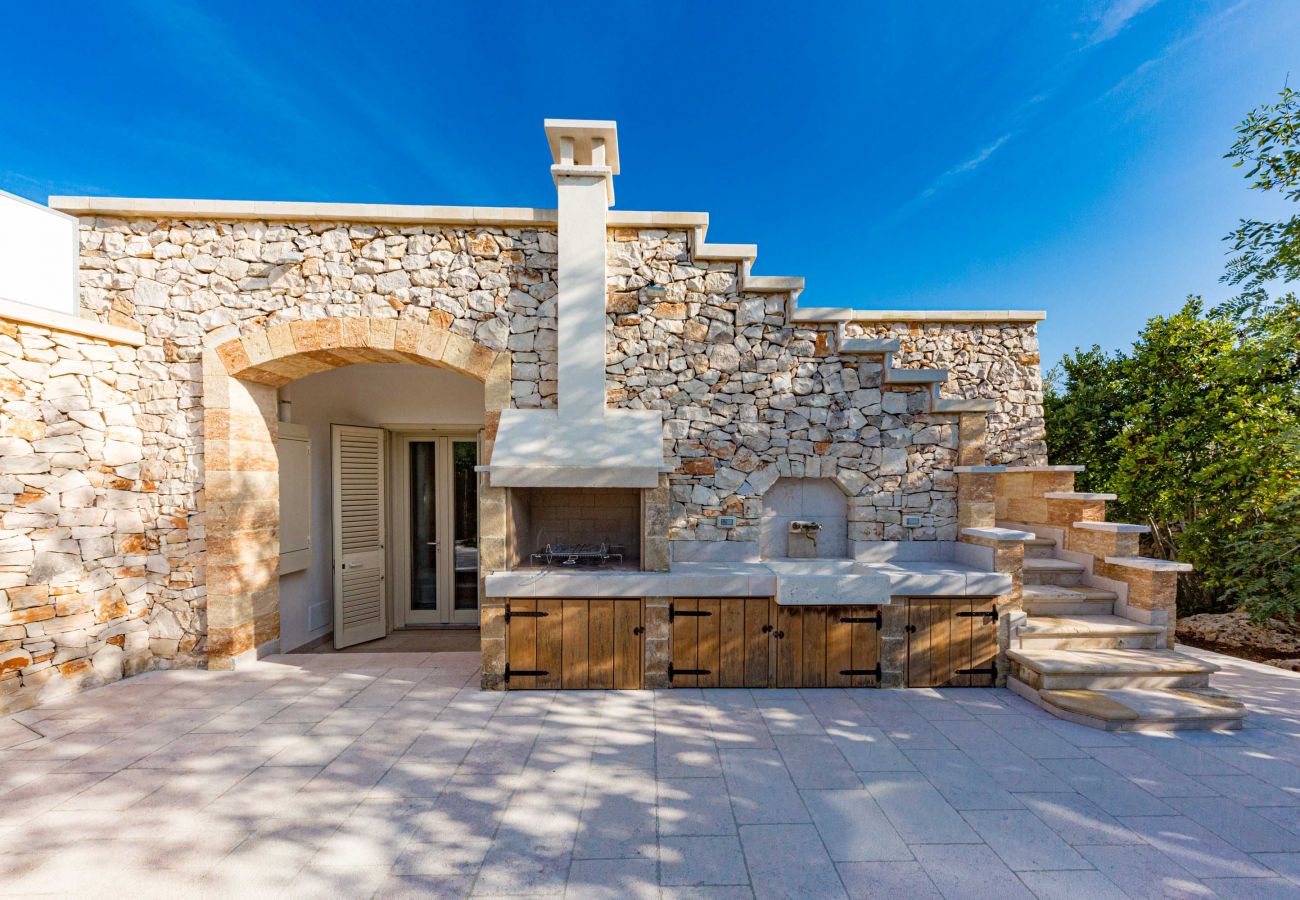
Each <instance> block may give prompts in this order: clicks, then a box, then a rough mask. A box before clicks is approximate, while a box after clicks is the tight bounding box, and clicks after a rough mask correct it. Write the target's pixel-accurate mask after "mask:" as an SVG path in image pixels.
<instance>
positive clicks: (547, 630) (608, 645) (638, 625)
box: [506, 598, 644, 690]
mask: <svg viewBox="0 0 1300 900" xmlns="http://www.w3.org/2000/svg"><path fill="white" fill-rule="evenodd" d="M506 608H507V619H506V660H507V663H508V666H509V669H508V674H509V678H508V679H507V681H506V686H507V687H508V688H510V689H511V690H527V689H530V688H537V689H541V688H547V689H564V690H587V689H590V690H608V689H611V688H613V689H617V690H629V689H635V688H639V687H641V660H642V652H643V651H642V642H643V640H644V637H643V635H644V628H643V627H642V612H641V601H640V600H607V599H591V600H584V599H568V598H566V599H563V600H561V599H541V600H511V601H510V602H509V604H508V605H507V607H506Z"/></svg>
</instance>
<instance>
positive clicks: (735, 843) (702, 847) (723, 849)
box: [659, 835, 749, 886]
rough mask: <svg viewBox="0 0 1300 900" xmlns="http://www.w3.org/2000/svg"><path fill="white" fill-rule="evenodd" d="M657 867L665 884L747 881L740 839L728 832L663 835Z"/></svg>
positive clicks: (701, 884)
mask: <svg viewBox="0 0 1300 900" xmlns="http://www.w3.org/2000/svg"><path fill="white" fill-rule="evenodd" d="M659 870H660V880H661V883H663V884H665V885H679V886H703V885H729V884H739V885H748V884H749V872H748V870H747V869H746V868H745V855H744V853H743V852H742V851H741V848H740V839H739V838H737V837H734V836H731V835H727V836H719V837H678V838H662V839H660V842H659Z"/></svg>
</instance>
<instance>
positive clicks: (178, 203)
mask: <svg viewBox="0 0 1300 900" xmlns="http://www.w3.org/2000/svg"><path fill="white" fill-rule="evenodd" d="M49 205H50V208H51V209H56V210H58V211H60V212H63V213H67V214H68V215H72V216H121V217H126V218H177V219H275V220H280V221H294V222H302V221H314V222H383V223H387V224H394V225H422V224H439V225H502V226H507V227H526V226H530V225H534V226H535V225H541V226H544V227H549V228H553V227H555V225H556V222H557V221H558V219H559V212H558V210H554V209H542V208H538V207H530V206H433V205H427V206H426V205H414V204H397V203H312V202H295V201H280V200H183V199H178V198H153V197H66V196H52V197H50V204H49ZM608 222H609V227H610V228H624V227H641V228H694V227H696V226H701V225H702V226H707V225H708V223H709V214H708V213H703V212H664V211H656V210H622V209H619V210H616V209H611V210H610V211H609V219H608Z"/></svg>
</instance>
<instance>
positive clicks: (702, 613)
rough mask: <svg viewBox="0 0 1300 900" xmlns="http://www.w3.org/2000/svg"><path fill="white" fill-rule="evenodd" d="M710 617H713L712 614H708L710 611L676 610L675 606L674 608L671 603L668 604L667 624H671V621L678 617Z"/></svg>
mask: <svg viewBox="0 0 1300 900" xmlns="http://www.w3.org/2000/svg"><path fill="white" fill-rule="evenodd" d="M711 615H713V613H712V612H710V611H709V610H707V609H678V608H677V607H676V606H674V605H673V604H671V603H669V604H668V621H669V622H671V621H672V620H673V619H676V618H678V617H680V616H696V617H699V616H711Z"/></svg>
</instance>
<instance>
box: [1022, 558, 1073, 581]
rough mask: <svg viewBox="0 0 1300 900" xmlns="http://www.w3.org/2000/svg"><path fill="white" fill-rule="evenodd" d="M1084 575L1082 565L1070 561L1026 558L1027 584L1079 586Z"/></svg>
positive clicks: (1025, 572)
mask: <svg viewBox="0 0 1300 900" xmlns="http://www.w3.org/2000/svg"><path fill="white" fill-rule="evenodd" d="M1083 573H1084V566H1083V564H1082V563H1077V562H1070V561H1069V560H1068V559H1055V558H1051V559H1043V558H1040V557H1035V556H1028V557H1026V558H1025V568H1024V575H1025V584H1078V583H1079V579H1080V577H1082V575H1083Z"/></svg>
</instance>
